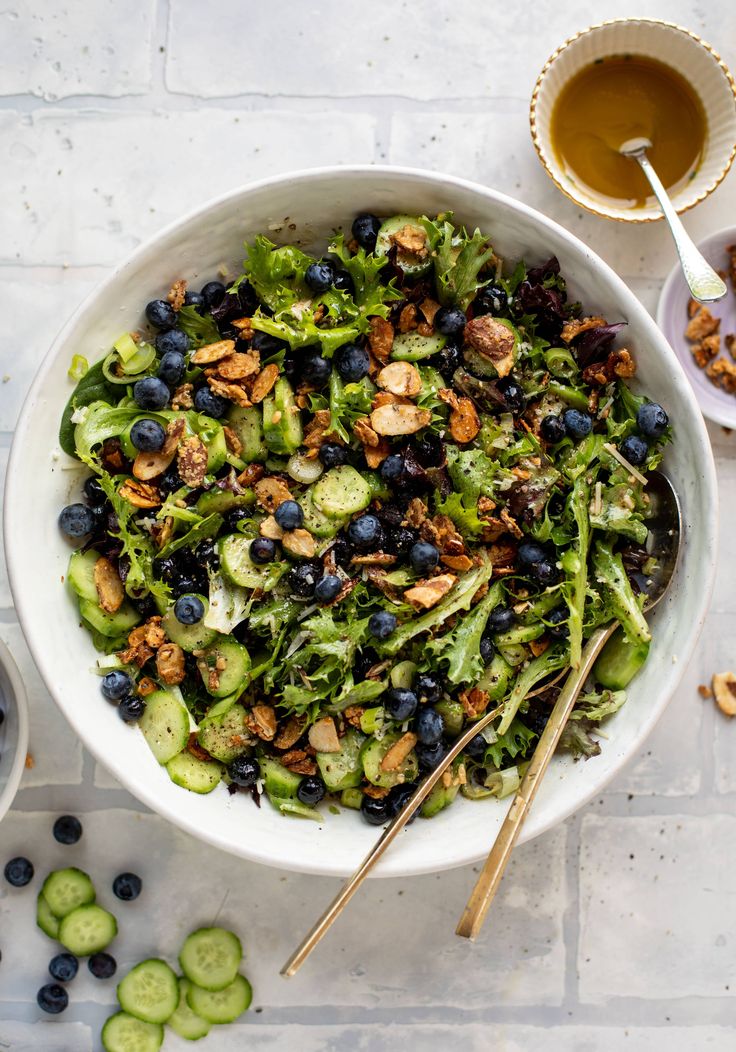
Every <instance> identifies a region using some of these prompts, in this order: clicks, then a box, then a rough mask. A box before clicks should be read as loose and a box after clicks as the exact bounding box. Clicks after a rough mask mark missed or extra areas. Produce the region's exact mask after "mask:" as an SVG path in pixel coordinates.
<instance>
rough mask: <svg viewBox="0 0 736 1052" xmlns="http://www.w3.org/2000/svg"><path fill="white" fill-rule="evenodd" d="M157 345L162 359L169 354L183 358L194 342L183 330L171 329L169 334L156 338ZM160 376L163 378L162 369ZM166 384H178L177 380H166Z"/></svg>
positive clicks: (164, 333) (159, 335)
mask: <svg viewBox="0 0 736 1052" xmlns="http://www.w3.org/2000/svg"><path fill="white" fill-rule="evenodd" d="M155 343H156V350H157V351H158V353H159V354H160V355H161V356H162V357H165V356H166V355H167V354H179V355H181V356H182V358H183V356H184V355H185V354H186V353H187V351H188V350H189V348H190V347H191V345H192V341H191V340H190V339H189V337H188V336H187V334H186V333H185V332H182V331H181V329H169V330H168V332H160V333H159V334H158V336H157V337H156V340H155ZM159 376H161V370H160V369H159ZM163 379H166V377H163ZM166 382H167V383H178V381H177V380H168V379H166Z"/></svg>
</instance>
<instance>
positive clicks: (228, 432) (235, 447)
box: [222, 424, 243, 457]
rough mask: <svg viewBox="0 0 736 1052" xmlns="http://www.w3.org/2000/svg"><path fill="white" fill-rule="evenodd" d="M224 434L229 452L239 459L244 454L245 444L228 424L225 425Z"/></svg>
mask: <svg viewBox="0 0 736 1052" xmlns="http://www.w3.org/2000/svg"><path fill="white" fill-rule="evenodd" d="M222 433H223V435H224V436H225V445H226V446H227V448H228V450H229V451H230V452H231V453H232V454H233V456H235V457H239V456H240V454H241V453H242V452H243V443H242V442H241V441H240V439H239V438H238V436H237V435H236V434H235V432H234V431H233V429H232V428H231V427H228V426H227V424H223V427H222Z"/></svg>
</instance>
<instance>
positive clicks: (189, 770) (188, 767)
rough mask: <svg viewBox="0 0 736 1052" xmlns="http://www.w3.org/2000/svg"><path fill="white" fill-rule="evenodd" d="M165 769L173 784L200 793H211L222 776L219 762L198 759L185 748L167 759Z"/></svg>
mask: <svg viewBox="0 0 736 1052" xmlns="http://www.w3.org/2000/svg"><path fill="white" fill-rule="evenodd" d="M166 770H167V771H168V772H169V778H170V779H171V781H172V782H173V783H174V785H178V786H181V788H182V789H188V790H189V791H190V792H192V793H200V794H201V795H204V794H206V793H211V792H212V790H213V789H214V788H215V787H216V786H217V785H219V784H220V779H221V778H222V766H221V765H220V764H219V763H217V762H216V761H215V760H199V759H198V758H197V757H196V756H193V755H192V754H191V753H190V752H189V751H188V750H186V749H185V750H184V751H183V752H180V753H177V755H176V756H174V757H172V758H171V759H170V760H169V762H168V763H167V764H166Z"/></svg>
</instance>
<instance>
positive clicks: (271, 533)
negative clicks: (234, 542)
mask: <svg viewBox="0 0 736 1052" xmlns="http://www.w3.org/2000/svg"><path fill="white" fill-rule="evenodd" d="M258 532H259V533H260V535H261V537H268V539H269V540H270V541H280V540H281V538H282V537H283V536H284V531H283V530H282V528H281V527H280V526H279V524H278V523H277V522H276V519H275V518H274V517H273V515H267V516H266V518H265V519H263V521H262V522H261V524H260V526H259V527H258Z"/></svg>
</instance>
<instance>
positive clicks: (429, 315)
mask: <svg viewBox="0 0 736 1052" xmlns="http://www.w3.org/2000/svg"><path fill="white" fill-rule="evenodd" d="M439 309H440V305H439V303H438V302H437V300H433V299H430V297H429V296H427V297H425V299H423V300H422V302H421V303H420V304H419V310H420V311H421V312H422V314H423V315H424V317H425V318H426V319H427V321H428V322H429V324H430V325H433V324H434V316H435V314H436V313H437V311H438V310H439Z"/></svg>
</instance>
